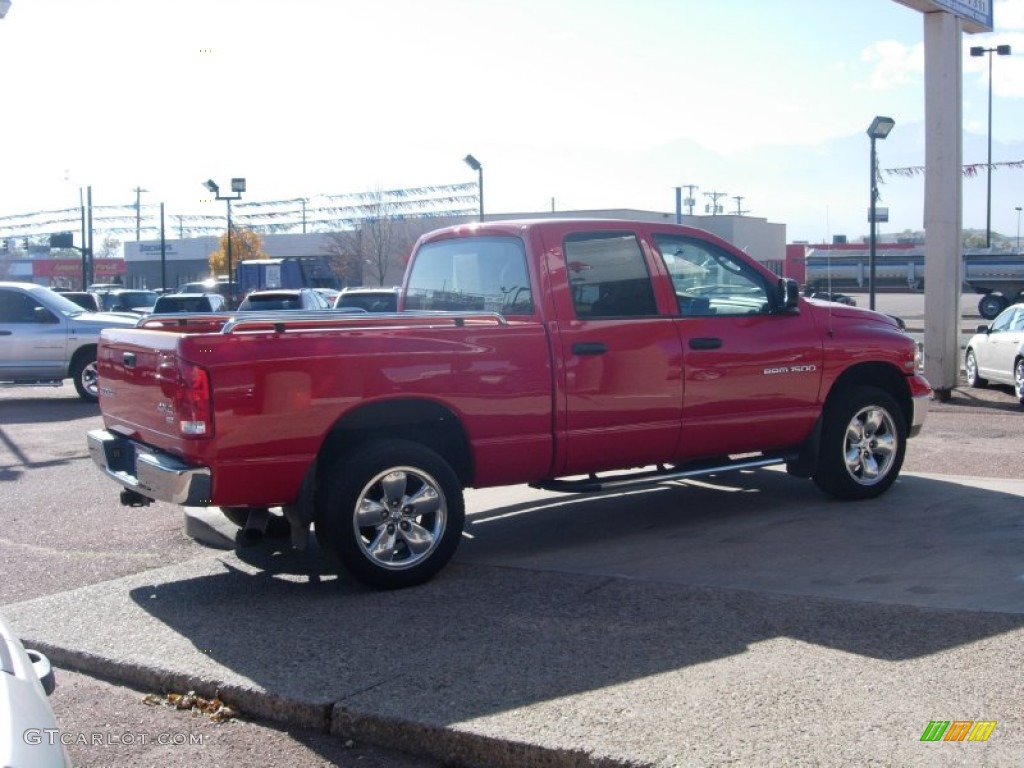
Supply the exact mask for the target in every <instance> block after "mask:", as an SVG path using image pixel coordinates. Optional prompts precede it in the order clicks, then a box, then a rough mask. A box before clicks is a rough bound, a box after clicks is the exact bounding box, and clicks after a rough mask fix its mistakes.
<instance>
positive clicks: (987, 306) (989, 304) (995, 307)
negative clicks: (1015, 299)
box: [978, 293, 1010, 320]
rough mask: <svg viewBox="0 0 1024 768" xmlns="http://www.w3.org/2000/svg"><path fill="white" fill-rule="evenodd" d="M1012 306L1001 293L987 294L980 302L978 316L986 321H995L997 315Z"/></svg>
mask: <svg viewBox="0 0 1024 768" xmlns="http://www.w3.org/2000/svg"><path fill="white" fill-rule="evenodd" d="M1008 306H1010V303H1009V301H1007V299H1006V297H1005V296H1003V295H1002V294H999V293H986V294H985V295H984V296H982V297H981V300H980V301H979V302H978V314H979V315H981V316H982V317H983V318H985V319H986V320H995V317H996V315H998V314H999V313H1000V312H1002V311H1003V310H1004V309H1006V308H1007V307H1008Z"/></svg>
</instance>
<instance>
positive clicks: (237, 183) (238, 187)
mask: <svg viewBox="0 0 1024 768" xmlns="http://www.w3.org/2000/svg"><path fill="white" fill-rule="evenodd" d="M204 186H205V187H206V188H207V189H208V190H210V191H211V192H212V193H213V196H214V198H216V199H217V200H227V201H228V247H227V248H226V249H225V250H226V252H227V257H228V292H229V293H231V292H233V291H234V288H233V287H232V283H234V282H235V278H234V273H233V272H232V270H231V201H232V200H241V199H242V193H243V192H245V179H232V180H231V191H232V192H234V193H235V194H233V195H222V194H221V193H220V187H218V186H217V185H216V184H215V183H214V182H213V179H209V180H207V182H206V184H205V185H204ZM229 300H233V297H231V298H230V299H229Z"/></svg>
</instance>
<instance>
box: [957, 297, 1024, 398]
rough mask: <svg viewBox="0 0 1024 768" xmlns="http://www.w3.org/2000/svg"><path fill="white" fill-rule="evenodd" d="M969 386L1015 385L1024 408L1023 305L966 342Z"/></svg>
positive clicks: (983, 326) (996, 319)
mask: <svg viewBox="0 0 1024 768" xmlns="http://www.w3.org/2000/svg"><path fill="white" fill-rule="evenodd" d="M964 370H965V371H966V373H967V384H968V385H969V386H972V387H984V386H986V385H987V384H988V383H989V382H990V381H992V382H996V383H999V384H1012V385H1013V391H1014V395H1015V396H1016V397H1017V401H1018V402H1019V403H1020V404H1021V405H1024V304H1014V305H1012V306H1009V307H1007V308H1006V309H1004V310H1003V311H1002V312H1000V313H999V314H998V315H996V318H995V320H993V321H992V322H991V323H989V324H988V325H980V326H978V332H977V333H976V334H974V335H973V336H972V337H971V339H970V341H968V342H967V351H966V352H965V353H964Z"/></svg>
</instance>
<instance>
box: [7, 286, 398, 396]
mask: <svg viewBox="0 0 1024 768" xmlns="http://www.w3.org/2000/svg"><path fill="white" fill-rule="evenodd" d="M90 287H93V286H90ZM97 288H98V290H90V291H67V292H60V293H58V292H57V291H54V290H52V289H50V288H46V287H44V286H41V285H34V284H32V283H19V282H0V385H3V384H6V385H19V386H24V385H37V386H59V385H60V384H62V383H63V381H65V380H67V379H70V380H71V381H72V382H73V383H74V385H75V389H76V390H77V391H78V394H79V396H80V397H81V398H82V399H83V400H86V401H89V402H96V400H97V399H98V397H99V387H98V383H97V377H96V346H97V343H98V341H99V334H100V330H102V329H103V328H110V327H115V326H120V327H131V326H134V325H135V324H136V323H137V322H138V321H139V319H140V318H141V317H143V316H145V315H147V314H149V313H160V314H165V313H179V312H188V313H196V312H223V311H226V310H227V309H228V307H227V300H226V299H225V297H224V296H223V295H222V294H220V293H215V292H198V293H167V294H163V295H160V294H158V293H157V292H156V291H148V290H138V289H129V288H110V289H107V288H103V287H97ZM397 308H398V289H397V288H349V289H345V290H343V291H340V292H339V293H338V295H337V296H336V297H335V300H334V303H333V304H332V303H331V302H330V301H329V300H328V298H327V297H326V296H325V295H324V294H323V293H322V292H320V291H318V290H316V289H313V288H295V289H285V288H275V289H267V290H262V291H253V292H252V293H250V294H249V295H248V296H246V297H245V299H243V300H242V303H241V305H240V306H239V307H238V310H237V311H239V312H250V311H251V312H273V311H280V310H307V311H308V310H327V311H329V310H332V309H333V310H337V311H342V312H394V311H396V310H397Z"/></svg>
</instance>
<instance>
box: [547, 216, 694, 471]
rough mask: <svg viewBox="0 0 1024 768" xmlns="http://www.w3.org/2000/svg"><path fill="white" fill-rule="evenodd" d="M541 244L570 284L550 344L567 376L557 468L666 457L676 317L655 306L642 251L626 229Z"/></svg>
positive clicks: (678, 378)
mask: <svg viewBox="0 0 1024 768" xmlns="http://www.w3.org/2000/svg"><path fill="white" fill-rule="evenodd" d="M547 236H548V237H550V233H549V234H548V235H547ZM546 245H547V246H548V247H547V248H546V250H547V251H548V252H549V253H552V252H554V253H560V254H561V256H562V257H563V258H564V269H565V270H566V273H567V276H568V283H569V296H565V297H563V300H562V301H561V303H560V305H559V307H558V315H559V318H558V321H557V338H556V340H555V343H557V344H559V345H560V347H561V356H560V357H561V360H562V362H563V369H562V370H561V371H560V376H561V378H562V380H563V382H564V386H563V389H562V390H561V391H562V396H563V397H564V408H562V409H558V411H559V417H560V418H561V419H563V420H564V421H563V423H561V424H558V425H556V434H558V435H564V446H563V447H564V450H563V451H562V453H561V455H562V456H563V459H564V465H563V467H561V469H559V470H558V471H557V474H562V475H569V474H575V473H584V472H592V471H600V470H602V469H611V468H619V467H622V466H623V465H624V463H625V464H627V465H628V464H631V463H632V464H635V465H636V466H641V465H644V464H653V463H657V462H662V461H668V460H669V459H670V458H671V457H672V455H673V453H674V451H675V447H676V443H677V440H678V437H679V419H680V409H681V406H682V398H683V391H682V351H681V348H680V344H679V336H678V334H677V333H676V329H675V325H674V321H673V318H672V317H671V316H669V315H668V314H667V313H666V314H663V313H661V312H659V308H658V306H657V302H656V298H655V292H654V290H653V286H652V282H651V267H652V262H651V259H650V255H649V251H648V250H647V249H645V248H644V247H643V246H642V244H641V241H640V238H639V237H638V236H637V234H636V233H635V232H633V231H629V230H601V229H595V230H594V231H581V232H573V233H571V234H568V235H566V236H564V238H563V239H561V241H559V242H553V243H546ZM624 460H625V461H624Z"/></svg>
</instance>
